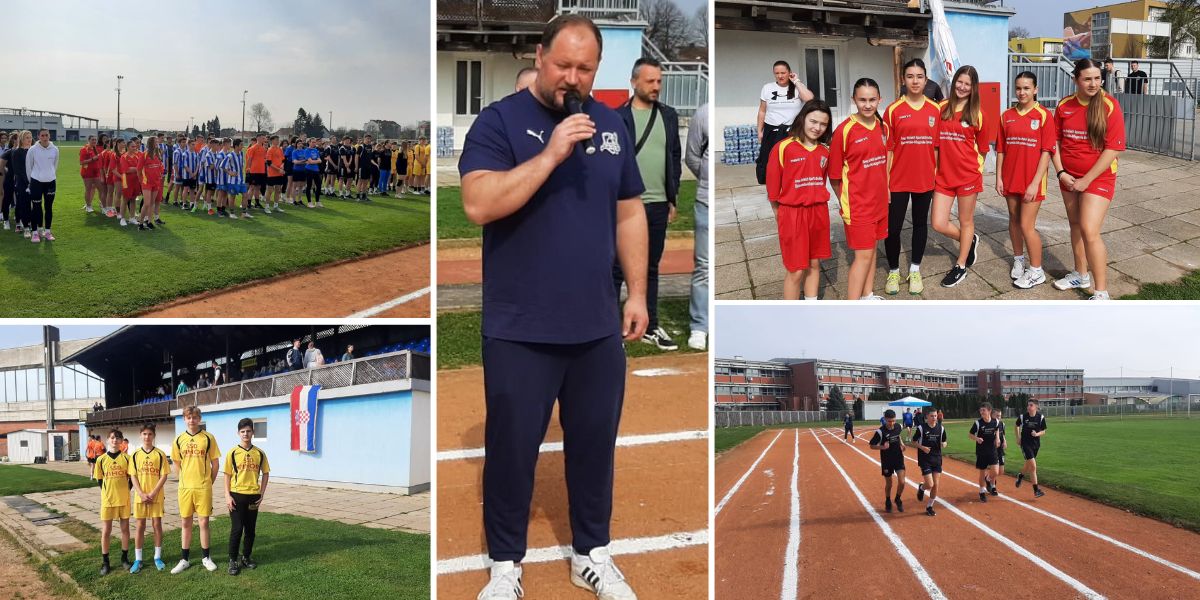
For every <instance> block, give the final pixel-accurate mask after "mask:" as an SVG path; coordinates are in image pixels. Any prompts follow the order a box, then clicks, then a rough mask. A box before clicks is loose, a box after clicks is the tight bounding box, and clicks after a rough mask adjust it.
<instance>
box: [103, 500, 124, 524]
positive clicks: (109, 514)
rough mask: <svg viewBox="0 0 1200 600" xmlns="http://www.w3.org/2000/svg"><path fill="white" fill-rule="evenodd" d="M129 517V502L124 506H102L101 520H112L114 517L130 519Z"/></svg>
mask: <svg viewBox="0 0 1200 600" xmlns="http://www.w3.org/2000/svg"><path fill="white" fill-rule="evenodd" d="M128 518H129V505H128V504H126V505H124V506H101V507H100V520H101V521H112V520H114V519H128Z"/></svg>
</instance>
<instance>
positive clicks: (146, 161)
mask: <svg viewBox="0 0 1200 600" xmlns="http://www.w3.org/2000/svg"><path fill="white" fill-rule="evenodd" d="M165 170H166V167H165V166H164V165H163V163H162V161H161V160H159V159H157V158H143V159H142V165H141V171H142V178H143V180H144V181H145V185H146V186H147V187H150V186H154V185H156V184H157V185H162V177H163V171H165Z"/></svg>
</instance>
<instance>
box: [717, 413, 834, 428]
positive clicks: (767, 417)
mask: <svg viewBox="0 0 1200 600" xmlns="http://www.w3.org/2000/svg"><path fill="white" fill-rule="evenodd" d="M714 416H715V426H716V427H746V426H770V425H786V424H788V423H813V422H817V421H837V420H839V419H840V418H841V416H840V413H837V412H829V411H821V410H753V411H751V410H730V411H717V412H716V413H715V414H714Z"/></svg>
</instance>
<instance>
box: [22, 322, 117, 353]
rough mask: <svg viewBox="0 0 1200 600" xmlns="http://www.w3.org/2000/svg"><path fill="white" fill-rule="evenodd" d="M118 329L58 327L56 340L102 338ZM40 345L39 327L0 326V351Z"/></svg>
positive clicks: (111, 327) (104, 326) (113, 327)
mask: <svg viewBox="0 0 1200 600" xmlns="http://www.w3.org/2000/svg"><path fill="white" fill-rule="evenodd" d="M118 329H120V327H119V326H117V325H59V326H58V338H59V339H60V340H63V341H66V340H82V339H85V338H92V337H104V336H106V335H108V334H110V333H112V332H114V331H116V330H118ZM41 343H42V326H41V325H0V349H4V348H19V347H21V346H40V345H41Z"/></svg>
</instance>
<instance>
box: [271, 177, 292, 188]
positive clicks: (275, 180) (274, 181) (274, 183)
mask: <svg viewBox="0 0 1200 600" xmlns="http://www.w3.org/2000/svg"><path fill="white" fill-rule="evenodd" d="M285 183H287V177H286V176H284V175H272V176H271V177H268V178H267V187H279V186H281V185H283V184H285Z"/></svg>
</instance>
